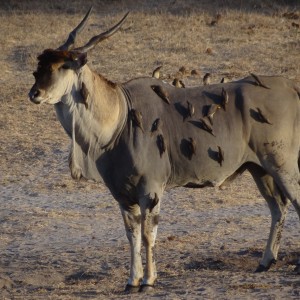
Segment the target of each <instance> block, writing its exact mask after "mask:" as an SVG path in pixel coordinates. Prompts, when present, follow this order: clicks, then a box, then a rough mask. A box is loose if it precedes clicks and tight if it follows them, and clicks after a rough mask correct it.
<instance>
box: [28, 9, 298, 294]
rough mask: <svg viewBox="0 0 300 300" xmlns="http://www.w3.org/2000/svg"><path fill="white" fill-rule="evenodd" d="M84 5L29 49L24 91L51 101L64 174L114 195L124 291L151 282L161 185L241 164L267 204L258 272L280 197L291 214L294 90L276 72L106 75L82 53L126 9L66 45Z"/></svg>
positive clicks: (205, 179) (222, 176)
mask: <svg viewBox="0 0 300 300" xmlns="http://www.w3.org/2000/svg"><path fill="white" fill-rule="evenodd" d="M90 12H91V9H90V10H89V11H88V13H87V14H86V16H85V17H84V19H83V20H82V21H81V23H80V24H79V25H78V26H77V27H76V28H75V29H74V30H73V31H72V32H71V33H70V34H69V37H68V39H67V41H66V42H65V43H64V44H63V45H61V46H60V47H58V48H57V49H47V50H44V51H43V53H42V54H41V55H39V56H38V66H37V70H36V71H35V72H34V73H33V75H34V77H35V83H34V85H33V87H32V88H31V90H30V92H29V98H30V100H31V101H32V102H33V103H36V104H41V103H48V104H53V105H54V106H55V110H56V113H57V117H58V119H59V121H60V123H61V124H62V126H63V128H64V129H65V131H66V133H67V134H68V135H69V137H70V138H71V145H72V146H71V150H70V156H69V166H70V171H71V175H72V177H73V178H76V179H79V178H81V177H84V178H87V179H93V180H95V181H98V182H102V181H103V182H104V183H105V184H106V185H107V187H108V188H109V190H110V192H111V194H112V195H113V197H114V198H115V199H116V200H117V202H118V203H119V206H120V210H121V213H122V217H123V220H124V224H125V229H126V235H127V238H128V240H129V243H130V249H131V250H130V251H131V264H130V275H129V280H128V283H127V285H126V290H127V291H137V290H140V291H147V290H149V289H151V288H152V287H153V286H154V284H155V280H156V278H157V272H156V267H155V260H154V254H153V248H154V244H155V239H156V233H157V226H158V221H159V212H160V205H161V200H162V196H163V192H164V190H165V189H167V188H173V187H176V186H183V187H190V188H202V187H206V186H211V187H220V186H223V185H226V184H227V183H229V182H230V181H232V180H233V179H235V178H236V176H237V175H239V174H241V173H243V172H244V171H245V170H248V171H249V172H250V173H251V175H252V177H253V179H254V181H255V183H256V185H257V187H258V189H259V191H260V192H261V194H262V196H263V197H264V198H265V200H266V201H267V204H268V206H269V208H270V211H271V217H272V222H271V229H270V233H269V239H268V242H267V245H266V249H265V251H264V254H263V257H262V259H261V261H260V263H259V266H258V268H257V271H258V272H260V271H267V270H268V269H269V268H270V267H271V265H272V264H273V263H274V262H275V261H276V259H277V254H278V249H279V243H280V239H281V231H282V228H283V224H284V219H285V216H286V213H287V208H288V204H289V203H290V202H291V203H292V204H293V206H294V208H295V210H296V211H297V213H298V215H299V216H300V185H299V182H300V175H299V164H300V159H299V153H300V152H299V151H300V99H299V98H300V90H299V88H298V87H297V86H296V85H295V84H294V83H293V82H292V81H290V80H288V79H285V78H282V77H275V76H272V77H271V76H257V75H254V74H251V75H249V76H248V77H246V78H243V79H241V80H238V81H235V82H227V83H219V84H212V85H205V86H198V87H186V88H176V87H174V86H173V85H171V84H169V83H166V82H164V81H161V80H159V79H158V78H155V77H143V78H137V79H133V80H130V81H128V82H126V83H114V82H111V81H109V80H107V79H106V78H104V77H103V76H102V75H99V74H97V73H96V72H94V71H92V70H91V69H90V67H89V66H88V64H87V55H88V52H89V51H91V50H92V49H93V48H94V47H95V46H96V45H97V44H98V43H99V42H101V41H103V40H104V39H107V38H108V37H110V36H112V35H113V34H115V33H116V32H117V31H118V29H119V28H120V27H121V26H122V24H123V23H124V21H125V18H126V17H127V14H128V13H127V14H126V15H125V16H124V17H123V19H122V20H121V21H120V22H119V23H117V24H116V25H115V26H113V27H112V28H111V29H109V30H107V31H105V32H104V33H101V34H99V35H96V36H94V37H93V38H91V39H90V41H89V42H88V43H87V44H86V45H84V46H82V47H77V48H75V47H74V43H75V39H76V36H77V34H78V33H79V32H80V31H81V30H82V29H83V27H84V26H85V24H86V22H87V19H88V17H89V15H90ZM174 201H176V199H174ZM142 243H143V245H144V247H145V254H146V260H145V266H144V268H143V265H142V258H141V246H142ZM296 269H297V270H298V271H300V262H299V264H298V265H297V266H296Z"/></svg>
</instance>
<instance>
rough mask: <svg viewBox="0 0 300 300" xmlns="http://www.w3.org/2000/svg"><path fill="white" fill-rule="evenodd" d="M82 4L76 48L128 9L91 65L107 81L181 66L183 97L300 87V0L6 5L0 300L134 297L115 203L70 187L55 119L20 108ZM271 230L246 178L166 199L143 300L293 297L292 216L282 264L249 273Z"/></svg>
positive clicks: (92, 190) (100, 192) (0, 99)
mask: <svg viewBox="0 0 300 300" xmlns="http://www.w3.org/2000/svg"><path fill="white" fill-rule="evenodd" d="M91 4H93V5H94V13H93V15H92V17H91V21H90V26H89V27H88V29H87V30H86V31H85V32H84V33H83V34H82V36H81V37H80V38H79V41H78V42H79V43H80V42H82V43H83V42H84V41H86V40H87V39H88V38H90V37H91V36H92V35H93V34H96V33H97V32H99V31H102V30H104V29H106V28H108V27H109V26H110V25H111V24H113V23H114V22H115V21H117V20H119V19H120V18H121V16H122V15H123V14H124V12H126V11H128V10H130V11H131V13H130V17H129V18H128V20H127V21H126V23H125V25H124V26H123V28H122V30H120V32H119V33H117V34H116V35H115V36H114V37H112V38H111V39H110V40H108V41H105V42H103V43H102V44H101V45H99V46H98V47H97V48H96V49H95V50H94V51H93V52H92V53H91V55H90V56H89V64H90V65H92V66H93V68H94V69H96V70H97V71H99V72H100V73H101V74H103V75H104V76H106V77H107V78H109V79H112V80H115V81H119V82H122V81H126V80H129V79H131V78H133V77H138V76H145V75H146V76H147V75H150V74H151V73H152V70H153V69H154V68H155V67H156V66H158V65H160V64H163V68H162V72H163V75H164V77H165V78H166V79H170V78H173V77H174V76H175V75H176V73H177V72H178V69H179V68H180V67H181V66H184V67H185V68H186V69H187V70H188V71H191V70H192V69H196V70H198V72H199V73H200V75H199V76H191V75H185V76H184V78H183V79H184V82H185V83H186V85H187V86H189V85H195V84H201V78H202V76H203V74H204V73H206V72H211V73H212V74H213V81H215V82H218V81H219V80H220V79H221V77H224V76H226V77H229V78H230V79H233V80H234V79H237V78H240V77H243V76H245V75H246V74H248V73H249V72H255V73H257V74H266V75H272V74H276V75H283V76H286V77H288V78H291V79H294V80H295V81H296V82H297V83H298V84H299V85H300V65H299V59H300V54H299V53H300V29H299V25H300V4H299V1H297V0H296V1H288V0H286V1H271V0H267V1H258V0H257V1H256V0H250V1H243V0H236V1H229V0H227V1H226V0H219V1H217V0H211V1H206V0H204V1H196V0H194V1H183V0H170V1H145V0H137V1H134V0H131V1H130V0H128V1H126V0H123V1H116V0H114V1H96V0H95V1H92V0H88V1H83V0H74V1H57V0H54V1H51V3H50V1H49V2H47V3H45V2H44V1H37V0H36V1H17V0H15V1H12V0H11V1H1V2H0V20H1V27H0V45H1V53H0V61H1V70H0V73H1V76H0V83H1V95H0V137H1V143H0V197H1V198H0V201H1V206H0V298H1V299H2V298H3V299H96V298H97V299H107V298H110V299H120V298H126V297H127V298H126V299H131V298H135V299H138V297H139V296H124V295H122V289H123V287H124V285H125V280H126V278H127V275H128V262H129V246H128V244H127V241H126V239H125V237H124V230H123V225H122V222H121V219H120V214H119V211H118V207H117V205H116V203H115V201H114V200H113V199H112V197H111V196H110V194H109V192H108V191H107V190H106V188H105V187H104V186H101V185H100V186H99V185H96V184H94V183H91V182H84V181H83V182H74V181H72V180H71V179H70V176H69V171H68V168H67V154H68V143H69V142H68V139H67V137H66V135H65V133H64V132H63V130H62V128H61V127H60V125H59V124H58V122H57V121H56V117H55V113H54V110H53V108H52V107H50V106H41V107H40V106H35V105H32V104H30V103H29V101H28V99H27V93H28V91H29V89H30V87H31V85H32V83H33V76H32V75H31V73H32V71H33V70H34V69H35V67H36V56H37V54H38V53H40V52H41V51H42V50H43V49H45V48H55V47H57V46H58V45H59V43H60V42H62V41H63V40H64V39H65V38H66V35H67V33H68V31H69V30H70V29H71V28H73V27H74V26H75V25H76V24H77V22H78V21H79V20H80V18H81V17H82V15H83V14H84V13H85V12H86V10H87V8H88V7H89V6H90V5H91ZM218 15H219V16H220V17H218ZM215 20H218V22H217V23H216V24H215V22H213V21H215ZM208 49H209V50H208ZM269 222H270V217H269V212H268V209H267V207H266V205H265V203H264V201H263V199H262V198H261V197H260V196H259V195H258V192H257V190H256V188H255V186H254V185H253V183H252V181H251V178H250V177H249V175H247V174H246V175H245V176H243V177H242V178H241V179H239V180H238V181H237V182H236V183H235V184H233V185H232V186H231V187H229V188H228V189H227V190H226V191H215V190H213V189H206V190H188V191H186V190H183V189H176V190H173V191H170V192H168V193H167V194H166V197H165V200H164V204H163V210H162V222H161V225H160V230H159V236H158V241H157V251H156V253H157V260H158V275H159V281H158V285H157V290H156V291H155V292H154V293H153V295H151V296H149V299H150V298H152V299H199V298H205V299H242V298H247V299H299V295H300V288H299V287H300V278H299V276H297V275H295V274H293V272H292V270H293V263H294V258H295V253H296V252H297V251H298V253H299V249H300V247H299V246H300V244H299V241H300V230H299V222H298V220H297V216H296V214H295V213H294V211H293V210H291V212H290V215H289V218H288V220H287V225H286V227H285V228H286V229H285V231H284V238H283V243H282V250H281V252H280V253H281V254H280V259H279V262H278V264H277V265H276V266H275V267H274V268H273V270H271V271H270V272H269V273H268V274H253V270H254V269H255V267H256V265H257V262H258V260H259V258H260V256H261V254H262V250H263V248H264V246H265V242H266V238H267V232H268V227H269ZM141 299H142V297H141Z"/></svg>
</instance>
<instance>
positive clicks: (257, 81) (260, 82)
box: [250, 73, 270, 89]
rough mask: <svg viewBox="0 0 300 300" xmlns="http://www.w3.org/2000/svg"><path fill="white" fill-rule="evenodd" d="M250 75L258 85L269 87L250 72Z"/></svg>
mask: <svg viewBox="0 0 300 300" xmlns="http://www.w3.org/2000/svg"><path fill="white" fill-rule="evenodd" d="M250 75H251V76H252V77H253V78H254V79H255V82H256V84H257V85H258V86H261V87H264V88H265V89H270V88H269V87H268V86H266V85H265V84H263V83H262V81H261V80H260V79H259V78H258V76H257V75H255V74H253V73H250Z"/></svg>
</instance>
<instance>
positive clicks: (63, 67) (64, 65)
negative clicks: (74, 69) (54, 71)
mask: <svg viewBox="0 0 300 300" xmlns="http://www.w3.org/2000/svg"><path fill="white" fill-rule="evenodd" d="M61 68H62V69H65V70H68V69H70V66H69V65H67V64H63V65H62V66H61Z"/></svg>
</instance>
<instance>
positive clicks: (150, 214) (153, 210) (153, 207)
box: [140, 193, 162, 291]
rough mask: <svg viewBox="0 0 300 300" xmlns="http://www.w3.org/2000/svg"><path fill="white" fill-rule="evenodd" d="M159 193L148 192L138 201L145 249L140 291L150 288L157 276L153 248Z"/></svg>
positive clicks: (158, 209) (157, 217) (158, 208)
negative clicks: (144, 263)
mask: <svg viewBox="0 0 300 300" xmlns="http://www.w3.org/2000/svg"><path fill="white" fill-rule="evenodd" d="M161 194H162V193H153V194H152V193H149V194H148V195H146V196H144V197H143V198H142V199H141V201H140V206H141V212H142V218H141V221H142V239H143V244H144V246H145V250H146V265H145V272H144V278H143V282H142V288H141V291H147V290H149V289H151V288H152V287H153V286H154V283H155V280H156V278H157V272H156V266H155V259H154V253H153V250H154V245H155V239H156V234H157V227H158V219H159V211H160V199H161Z"/></svg>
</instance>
